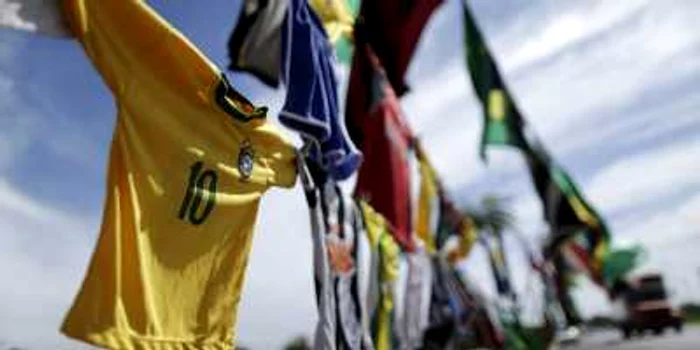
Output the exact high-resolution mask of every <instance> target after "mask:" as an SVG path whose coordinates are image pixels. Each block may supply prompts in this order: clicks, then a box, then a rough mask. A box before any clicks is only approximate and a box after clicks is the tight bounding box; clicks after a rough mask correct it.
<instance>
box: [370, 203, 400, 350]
mask: <svg viewBox="0 0 700 350" xmlns="http://www.w3.org/2000/svg"><path fill="white" fill-rule="evenodd" d="M360 208H361V210H362V214H363V216H364V219H365V227H366V229H367V239H368V241H369V244H370V246H371V247H372V250H376V251H378V252H379V303H378V305H377V310H376V312H375V314H374V317H373V320H372V338H373V339H374V347H375V349H377V350H391V349H393V348H394V346H393V314H394V291H395V288H396V281H397V280H398V279H399V269H400V266H399V265H400V256H401V248H400V247H399V244H398V243H397V242H396V240H395V239H394V236H393V235H392V234H391V232H389V227H388V226H387V223H386V220H385V219H384V217H382V216H381V214H379V213H377V212H376V211H375V210H374V208H372V207H371V206H370V205H369V204H367V203H366V202H364V201H360Z"/></svg>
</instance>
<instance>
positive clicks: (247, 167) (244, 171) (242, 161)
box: [238, 141, 255, 180]
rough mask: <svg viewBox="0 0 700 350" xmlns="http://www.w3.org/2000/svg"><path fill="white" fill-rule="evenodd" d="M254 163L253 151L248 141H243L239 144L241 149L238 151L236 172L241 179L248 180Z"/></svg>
mask: <svg viewBox="0 0 700 350" xmlns="http://www.w3.org/2000/svg"><path fill="white" fill-rule="evenodd" d="M254 164H255V151H254V150H253V147H252V146H251V145H250V142H248V141H244V142H243V143H242V144H241V150H240V151H239V152H238V172H239V173H240V174H241V178H242V179H243V180H248V179H249V178H250V176H251V175H252V174H253V165H254Z"/></svg>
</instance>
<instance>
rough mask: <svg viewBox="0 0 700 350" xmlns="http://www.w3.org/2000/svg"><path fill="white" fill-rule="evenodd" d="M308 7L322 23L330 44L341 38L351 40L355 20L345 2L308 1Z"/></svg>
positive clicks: (342, 0) (328, 0)
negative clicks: (309, 6)
mask: <svg viewBox="0 0 700 350" xmlns="http://www.w3.org/2000/svg"><path fill="white" fill-rule="evenodd" d="M309 5H311V8H312V9H313V10H314V12H316V14H317V15H318V17H319V18H320V19H321V22H323V27H324V28H325V29H326V33H327V34H328V39H329V41H330V42H331V43H332V44H335V43H336V42H338V40H340V38H341V37H343V36H344V37H347V38H352V35H353V34H352V33H353V25H354V23H355V19H354V18H353V16H352V12H351V11H350V7H349V6H348V4H347V3H346V2H345V0H309Z"/></svg>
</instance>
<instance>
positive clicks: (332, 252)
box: [326, 234, 355, 276]
mask: <svg viewBox="0 0 700 350" xmlns="http://www.w3.org/2000/svg"><path fill="white" fill-rule="evenodd" d="M326 247H327V249H328V262H329V264H330V267H331V271H332V272H333V273H334V274H335V275H339V276H347V275H349V274H352V273H353V271H355V260H354V259H353V257H352V246H351V245H350V244H348V243H345V242H344V241H343V240H342V239H341V238H340V237H338V236H336V235H334V234H331V235H329V236H328V237H326Z"/></svg>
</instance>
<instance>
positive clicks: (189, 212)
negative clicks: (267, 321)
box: [62, 0, 296, 350]
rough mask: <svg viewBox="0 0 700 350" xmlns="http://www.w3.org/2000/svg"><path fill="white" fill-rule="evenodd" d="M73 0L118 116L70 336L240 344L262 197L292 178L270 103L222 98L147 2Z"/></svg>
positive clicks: (165, 346)
mask: <svg viewBox="0 0 700 350" xmlns="http://www.w3.org/2000/svg"><path fill="white" fill-rule="evenodd" d="M64 4H65V10H66V14H67V17H68V18H69V21H70V22H71V27H72V29H73V31H74V32H75V35H76V37H77V38H78V39H79V40H80V42H81V43H82V45H83V47H84V49H85V51H86V53H87V55H88V56H89V58H90V59H91V60H92V62H93V64H94V66H95V67H96V68H97V70H98V71H99V73H100V74H101V75H102V77H103V79H104V81H105V83H106V84H107V85H108V86H109V88H110V89H111V91H112V92H113V94H114V96H115V100H116V105H117V110H118V116H117V120H116V126H115V131H114V136H113V141H112V145H111V152H110V159H109V170H108V184H107V198H106V202H105V208H104V214H103V222H102V228H101V231H100V236H99V239H98V242H97V246H96V248H95V252H94V254H93V256H92V261H91V263H90V266H89V269H88V271H87V274H86V276H85V280H84V282H83V285H82V288H81V290H80V292H79V294H78V296H77V297H76V300H75V302H74V304H73V306H72V308H71V309H70V311H69V312H68V315H67V316H66V319H65V321H64V324H63V326H62V331H63V332H64V333H65V334H66V335H68V336H69V337H72V338H76V339H79V340H82V341H85V342H88V343H91V344H94V345H97V346H100V347H106V348H110V349H119V350H151V349H153V350H155V349H157V350H189V349H192V350H195V349H196V350H221V349H232V348H233V343H234V341H235V335H234V334H233V333H232V330H233V329H235V324H236V314H237V309H238V303H239V300H240V295H241V289H242V285H243V280H244V271H245V268H246V265H247V257H248V254H249V251H250V246H251V238H252V237H251V236H252V233H253V226H254V223H255V219H256V215H257V210H258V204H259V200H260V198H261V195H262V194H263V193H264V192H265V191H266V190H267V189H268V188H269V187H270V186H284V187H291V186H292V185H293V184H294V182H295V178H296V170H295V163H294V157H295V151H294V149H293V147H292V146H291V144H289V143H288V142H287V141H286V140H284V139H283V138H282V137H281V136H280V134H279V133H278V130H277V129H276V128H274V127H273V126H271V125H270V124H268V123H267V122H266V120H265V118H264V113H265V110H264V109H257V108H255V107H253V106H252V105H250V104H249V103H248V102H247V101H245V99H244V98H242V97H241V96H239V95H237V94H236V93H235V91H232V90H229V94H228V96H227V97H221V96H222V95H217V92H218V91H220V90H218V89H219V88H220V87H221V86H222V85H221V84H222V80H221V78H220V76H221V75H220V74H221V73H220V71H219V70H218V69H217V68H216V67H215V66H214V65H213V64H212V63H211V62H210V61H209V60H208V59H207V58H206V57H204V56H203V55H202V54H201V53H200V52H199V51H198V50H197V49H196V48H195V47H194V46H193V45H192V44H191V43H189V42H188V40H187V39H186V38H185V37H184V36H183V35H182V34H180V33H179V32H177V31H176V30H175V29H173V28H172V27H171V26H170V25H169V24H168V23H167V22H165V21H164V20H163V19H162V18H161V17H159V16H158V15H157V14H156V13H155V12H154V11H153V10H151V9H150V8H149V7H148V5H146V4H144V3H143V2H141V1H137V0H66V1H65V2H64ZM215 96H219V97H220V99H217V98H215ZM217 101H219V102H217ZM223 106H227V107H228V108H227V110H228V113H227V112H225V111H224V107H223ZM240 159H244V160H245V159H247V160H252V164H253V167H252V171H251V172H248V171H247V170H248V169H250V168H246V167H245V166H240V165H239V160H240ZM248 175H249V176H248Z"/></svg>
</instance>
